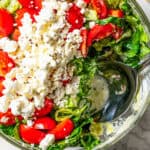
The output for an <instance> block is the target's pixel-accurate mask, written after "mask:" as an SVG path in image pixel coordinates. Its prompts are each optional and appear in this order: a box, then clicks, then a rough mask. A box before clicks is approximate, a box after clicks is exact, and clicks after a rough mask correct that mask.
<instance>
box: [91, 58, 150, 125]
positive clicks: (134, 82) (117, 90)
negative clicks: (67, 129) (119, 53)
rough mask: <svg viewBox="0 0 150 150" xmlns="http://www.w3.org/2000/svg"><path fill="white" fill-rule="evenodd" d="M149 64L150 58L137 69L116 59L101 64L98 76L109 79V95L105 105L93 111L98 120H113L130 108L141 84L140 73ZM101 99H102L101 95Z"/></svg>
mask: <svg viewBox="0 0 150 150" xmlns="http://www.w3.org/2000/svg"><path fill="white" fill-rule="evenodd" d="M149 64H150V59H148V60H147V61H144V62H143V63H142V64H140V67H139V68H138V69H137V70H136V69H133V68H131V67H129V66H127V65H125V64H123V63H121V62H115V61H114V62H110V61H106V62H102V63H100V64H99V71H98V72H97V74H96V78H97V77H98V76H99V78H100V80H101V78H103V79H104V80H106V81H107V84H108V87H109V96H108V98H107V100H106V101H105V102H104V104H103V106H102V105H100V106H99V109H97V108H98V106H97V107H96V110H95V111H94V113H93V116H94V117H95V118H96V119H97V120H98V121H101V122H106V121H112V120H114V119H116V118H117V117H119V116H121V115H122V114H124V113H125V112H126V111H127V110H128V108H129V107H130V105H131V104H132V102H133V97H134V96H135V94H136V91H137V88H138V85H139V84H138V73H139V72H140V71H141V70H142V69H143V68H145V67H146V66H148V65H149ZM97 79H98V78H97ZM97 90H98V89H97ZM99 99H100V100H102V99H101V96H100V95H99ZM95 100H96V101H97V98H96V99H95V98H93V101H95ZM103 100H104V99H103ZM95 103H96V102H95Z"/></svg>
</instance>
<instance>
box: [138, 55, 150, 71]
mask: <svg viewBox="0 0 150 150" xmlns="http://www.w3.org/2000/svg"><path fill="white" fill-rule="evenodd" d="M147 66H149V67H150V55H148V57H147V58H146V59H145V60H144V61H143V62H141V64H140V65H139V67H138V72H139V73H140V72H142V71H143V70H144V69H145V68H146V67H147Z"/></svg>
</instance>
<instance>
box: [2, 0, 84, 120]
mask: <svg viewBox="0 0 150 150" xmlns="http://www.w3.org/2000/svg"><path fill="white" fill-rule="evenodd" d="M42 4H43V8H42V9H41V11H40V13H39V15H38V16H35V19H36V22H35V23H32V19H31V18H30V15H29V14H28V13H25V15H24V17H23V19H22V26H21V27H20V28H19V30H20V33H21V34H20V37H19V39H18V43H16V42H14V41H9V40H8V39H3V40H4V45H5V44H8V45H7V46H6V45H5V49H4V50H5V51H7V52H11V51H15V53H12V54H11V56H12V57H13V59H14V61H15V63H16V67H15V68H14V69H12V70H11V71H10V72H9V73H8V74H7V75H6V77H5V81H4V82H3V84H4V86H5V89H4V91H3V94H4V96H2V97H0V111H1V112H6V111H7V110H8V109H9V108H10V109H11V111H12V113H13V114H14V115H22V116H23V117H24V118H29V117H31V116H33V114H34V111H35V109H36V108H38V109H40V108H41V107H43V105H44V100H45V97H49V98H52V99H53V100H54V103H55V104H56V105H58V106H59V107H63V106H64V105H65V103H66V100H65V99H64V96H65V95H66V92H67V90H66V87H64V86H63V84H62V80H63V78H64V76H69V77H70V78H71V79H72V78H73V71H74V66H70V65H68V63H69V62H70V60H72V59H73V58H74V57H80V56H81V53H80V51H79V48H80V44H81V42H82V37H81V36H80V30H74V31H72V32H69V29H70V24H69V23H68V22H67V20H66V11H67V10H68V9H69V8H70V5H69V4H68V3H67V2H65V1H60V0H45V1H43V3H42ZM3 40H0V44H1V43H3V42H2V41H3ZM1 45H2V44H1ZM1 45H0V46H1ZM10 45H12V47H11V48H12V49H11V48H10ZM74 82H76V81H74ZM71 85H74V83H73V81H72V82H71V83H70V86H71ZM75 88H78V87H77V86H76V87H75ZM75 88H74V89H75ZM74 89H72V91H73V90H74ZM71 93H72V92H71ZM1 104H2V105H1Z"/></svg>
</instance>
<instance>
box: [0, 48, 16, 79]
mask: <svg viewBox="0 0 150 150" xmlns="http://www.w3.org/2000/svg"><path fill="white" fill-rule="evenodd" d="M14 67H15V62H14V61H13V59H12V58H10V57H9V56H8V54H7V52H4V51H2V50H0V76H3V77H4V76H5V75H6V74H7V73H8V72H9V71H10V70H11V69H12V68H14Z"/></svg>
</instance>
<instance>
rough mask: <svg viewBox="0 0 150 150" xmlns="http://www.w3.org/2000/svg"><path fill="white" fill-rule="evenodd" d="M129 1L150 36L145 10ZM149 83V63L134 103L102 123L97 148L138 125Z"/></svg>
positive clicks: (107, 145)
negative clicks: (109, 120)
mask: <svg viewBox="0 0 150 150" xmlns="http://www.w3.org/2000/svg"><path fill="white" fill-rule="evenodd" d="M129 3H130V5H131V7H132V9H133V10H134V12H135V14H137V15H138V16H139V17H140V19H141V21H142V24H143V26H144V28H145V32H146V33H147V34H148V35H149V36H150V22H149V21H148V19H147V17H146V15H145V14H144V11H143V10H142V8H141V7H140V5H139V4H138V3H137V1H135V0H129ZM149 42H150V37H149ZM146 59H147V58H146ZM149 59H150V57H149ZM149 84H150V65H147V66H143V70H142V71H141V72H139V87H138V90H137V93H136V96H135V97H134V98H133V103H132V104H131V106H130V108H129V109H128V111H127V112H125V113H124V114H123V115H122V116H120V117H119V118H117V119H116V120H114V121H112V122H108V123H107V122H106V123H100V127H101V132H100V133H99V134H100V139H101V144H99V145H97V146H96V147H95V148H94V149H95V150H100V149H107V148H110V147H111V146H112V145H113V144H115V143H116V142H118V141H119V140H120V139H122V138H123V137H124V136H125V135H126V134H127V133H129V132H130V131H131V129H132V128H133V127H134V126H135V125H136V123H137V122H138V121H139V120H140V118H141V117H142V116H143V114H144V112H145V110H146V108H147V107H148V105H149V103H150V88H149ZM0 134H1V135H2V137H3V138H5V139H6V140H7V141H8V142H11V143H12V144H13V145H16V146H18V147H21V148H23V149H27V150H29V149H32V150H33V149H38V148H36V147H34V146H33V145H29V144H25V143H23V142H21V141H19V140H16V139H14V138H12V137H9V136H7V135H5V134H4V133H2V132H1V131H0ZM67 149H68V148H67ZM69 149H70V150H72V149H76V150H79V149H81V148H77V147H74V148H73V147H72V148H69Z"/></svg>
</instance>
